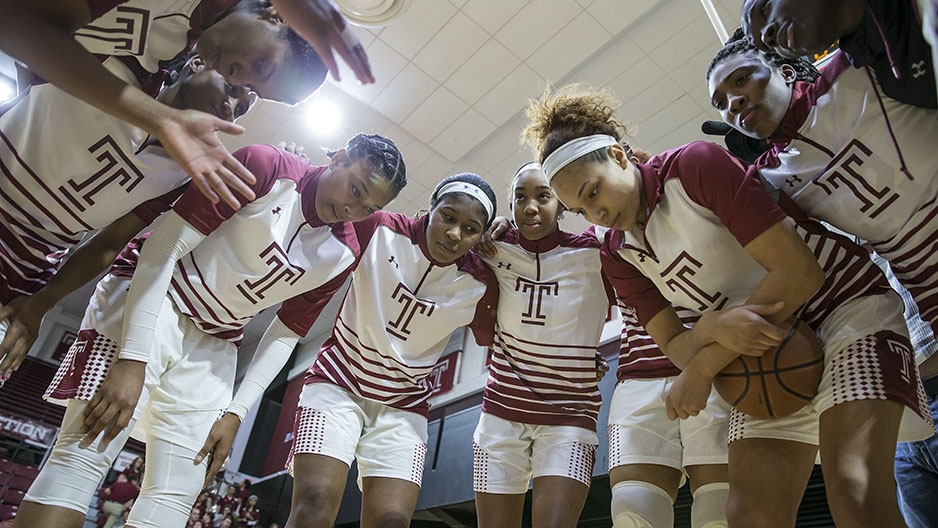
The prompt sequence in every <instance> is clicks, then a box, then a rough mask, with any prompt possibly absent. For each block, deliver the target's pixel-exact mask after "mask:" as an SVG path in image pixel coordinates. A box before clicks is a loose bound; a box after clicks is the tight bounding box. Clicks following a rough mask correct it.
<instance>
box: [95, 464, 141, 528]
mask: <svg viewBox="0 0 938 528" xmlns="http://www.w3.org/2000/svg"><path fill="white" fill-rule="evenodd" d="M139 484H140V476H139V475H135V474H130V475H129V476H127V479H126V480H124V479H121V478H118V479H117V481H116V482H114V483H113V484H111V485H110V486H108V487H106V488H104V492H103V497H104V504H103V505H102V506H101V511H103V512H104V513H106V514H107V521H105V523H104V528H112V527H113V526H114V524H115V523H116V522H117V521H118V520H120V519H122V518H123V515H124V512H125V511H126V510H128V509H130V507H131V506H132V505H133V503H134V500H136V499H137V495H139V494H140V487H139Z"/></svg>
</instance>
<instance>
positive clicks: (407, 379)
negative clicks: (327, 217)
mask: <svg viewBox="0 0 938 528" xmlns="http://www.w3.org/2000/svg"><path fill="white" fill-rule="evenodd" d="M428 219H429V217H423V218H420V219H415V218H411V217H407V216H404V215H401V214H397V213H387V212H383V211H378V212H377V213H374V214H373V215H371V216H370V217H369V218H368V219H366V220H363V221H361V222H357V223H355V231H356V233H357V235H358V239H359V244H360V246H361V247H362V248H363V249H362V254H361V258H360V260H359V263H358V266H357V267H356V268H355V271H354V272H353V273H352V285H351V286H350V288H349V290H348V292H347V293H346V295H345V299H344V301H343V303H342V308H341V310H340V311H339V315H338V317H337V318H336V322H335V327H334V328H333V330H332V335H331V336H330V337H329V339H327V340H326V342H325V343H324V344H323V346H322V349H321V350H320V351H319V355H318V356H317V357H316V360H315V361H314V362H313V365H312V366H311V367H310V368H309V371H308V372H307V373H306V383H317V382H328V383H334V384H336V385H338V386H339V387H342V388H343V389H345V390H347V391H349V392H351V393H352V394H355V395H357V396H360V397H362V398H366V399H369V400H373V401H376V402H379V403H382V404H384V405H388V406H390V407H394V408H397V409H405V410H411V411H414V412H418V413H421V414H424V415H426V413H427V409H428V407H429V406H428V404H427V399H428V398H429V397H430V394H431V393H430V389H431V387H430V384H429V382H428V379H427V378H428V376H429V375H430V371H431V370H432V369H433V366H434V365H435V364H436V362H437V360H438V359H439V358H440V355H441V354H442V353H443V350H444V348H445V347H446V343H447V342H448V341H449V338H450V334H452V333H453V331H454V330H456V329H457V328H459V327H461V326H466V325H468V326H469V327H470V328H471V329H472V332H473V334H474V335H475V339H476V342H478V343H479V344H480V345H483V346H488V345H490V344H491V343H492V339H493V332H494V327H495V310H496V308H497V305H498V285H497V284H496V281H495V277H494V275H493V274H492V270H490V269H489V268H488V267H487V266H486V265H485V264H484V263H482V261H481V260H480V259H479V258H478V257H476V256H475V255H474V254H472V253H469V254H467V255H465V256H463V257H461V258H459V259H457V260H456V261H454V262H451V263H448V264H444V263H440V262H437V261H435V260H434V259H433V258H432V257H431V256H430V252H429V250H428V249H427V237H426V228H427V222H428Z"/></svg>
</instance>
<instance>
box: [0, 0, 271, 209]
mask: <svg viewBox="0 0 938 528" xmlns="http://www.w3.org/2000/svg"><path fill="white" fill-rule="evenodd" d="M0 12H2V13H3V16H2V17H0V50H3V52H4V53H6V54H8V55H10V56H12V57H13V58H15V59H17V60H19V61H21V62H23V63H24V64H26V65H27V66H28V67H29V68H30V69H31V70H33V71H34V72H36V73H37V74H38V75H39V76H41V77H43V78H44V79H46V80H48V81H49V82H51V83H52V84H54V85H56V86H58V87H60V88H62V89H63V90H65V91H66V92H68V93H69V94H71V95H73V96H75V97H77V98H79V99H81V100H83V101H85V102H87V103H89V104H91V105H94V106H95V107H97V108H99V109H101V110H102V111H104V112H107V113H109V114H111V115H113V116H115V117H117V118H118V119H121V120H123V121H126V122H128V123H131V124H132V125H134V126H136V127H138V128H141V129H143V130H145V131H147V132H148V133H150V134H151V135H153V136H154V137H156V138H159V140H160V141H161V142H162V144H163V146H164V147H165V148H166V150H167V152H169V154H170V156H172V158H173V159H174V160H175V161H176V162H177V163H179V165H180V166H181V167H182V168H183V169H184V170H185V171H186V172H187V173H188V174H189V176H190V177H191V178H192V181H193V183H195V185H196V186H197V187H198V188H199V190H200V191H202V192H203V193H204V194H205V195H206V196H208V197H209V198H210V199H211V200H212V201H213V202H217V201H218V200H219V198H220V199H223V200H224V201H225V202H226V203H228V204H229V205H230V206H231V207H232V208H234V209H238V208H239V207H240V202H239V201H238V199H237V198H236V197H235V195H234V194H233V192H232V190H235V191H237V192H240V193H241V194H243V195H245V196H247V197H249V198H250V199H253V197H254V194H253V192H252V191H251V189H250V188H249V187H248V185H247V184H246V183H245V182H250V183H253V182H254V176H253V175H251V173H250V172H248V170H247V169H245V168H244V166H243V165H241V163H239V162H238V161H237V160H236V159H235V158H234V157H233V156H232V155H231V154H230V153H228V151H227V150H226V149H225V147H224V146H223V145H222V144H221V142H220V141H219V140H218V136H217V134H216V132H218V131H221V132H225V133H228V134H240V133H242V132H243V131H244V129H243V128H241V127H240V126H238V125H235V124H234V123H229V122H228V121H224V120H222V119H219V118H217V117H215V116H212V115H209V114H207V113H204V112H198V111H195V110H177V109H175V108H171V107H169V106H167V105H164V104H163V103H160V102H158V101H156V100H155V99H153V98H151V97H150V96H148V95H147V94H145V93H144V92H142V91H141V90H139V89H138V88H136V87H134V86H131V85H129V84H127V83H125V82H124V81H122V80H120V79H118V78H117V77H116V76H114V75H113V74H112V73H111V72H109V71H108V70H107V69H106V68H105V67H104V66H102V65H101V63H100V61H99V60H98V59H97V58H96V57H95V56H94V55H93V54H91V53H90V52H89V51H88V50H86V49H85V48H84V47H83V46H82V45H81V44H80V43H79V42H78V41H77V40H75V38H74V37H73V35H74V32H75V31H76V30H78V29H79V28H81V27H82V26H84V25H85V24H87V23H88V22H90V21H91V11H90V9H89V8H88V5H87V3H86V2H85V1H84V0H30V1H29V2H19V1H16V0H0ZM229 187H230V188H229Z"/></svg>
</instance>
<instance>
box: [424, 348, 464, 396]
mask: <svg viewBox="0 0 938 528" xmlns="http://www.w3.org/2000/svg"><path fill="white" fill-rule="evenodd" d="M460 352H462V351H461V350H457V351H455V352H452V353H450V354H447V355H445V356H443V357H441V358H440V360H439V361H437V362H436V365H434V366H433V370H431V371H430V376H429V377H428V379H427V382H428V383H429V384H430V393H431V394H432V395H434V396H438V395H440V394H445V393H447V392H449V391H451V390H452V389H453V385H454V384H455V381H456V367H457V366H458V365H457V361H459V353H460Z"/></svg>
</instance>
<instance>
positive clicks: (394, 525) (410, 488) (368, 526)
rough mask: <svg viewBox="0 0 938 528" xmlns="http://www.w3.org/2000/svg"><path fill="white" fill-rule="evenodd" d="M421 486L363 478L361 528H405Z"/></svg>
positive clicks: (394, 480)
mask: <svg viewBox="0 0 938 528" xmlns="http://www.w3.org/2000/svg"><path fill="white" fill-rule="evenodd" d="M419 493H420V486H419V485H417V484H416V483H414V482H412V481H410V480H404V479H399V478H388V477H364V478H362V520H361V525H362V528H407V527H408V526H410V519H411V518H412V517H413V516H414V509H415V508H416V507H417V495H418V494H419Z"/></svg>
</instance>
